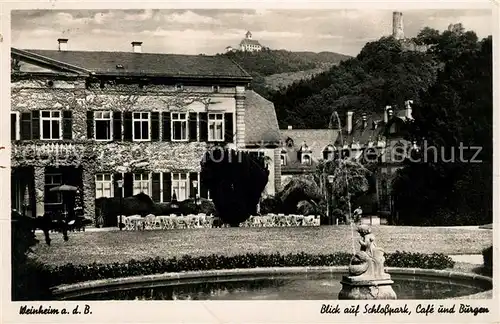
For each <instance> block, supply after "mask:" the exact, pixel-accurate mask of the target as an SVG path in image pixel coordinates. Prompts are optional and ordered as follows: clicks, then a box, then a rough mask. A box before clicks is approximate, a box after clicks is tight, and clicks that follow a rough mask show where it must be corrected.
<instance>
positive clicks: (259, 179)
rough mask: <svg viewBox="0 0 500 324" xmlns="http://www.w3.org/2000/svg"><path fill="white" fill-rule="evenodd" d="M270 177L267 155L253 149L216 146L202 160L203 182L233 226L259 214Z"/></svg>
mask: <svg viewBox="0 0 500 324" xmlns="http://www.w3.org/2000/svg"><path fill="white" fill-rule="evenodd" d="M268 179H269V170H268V169H267V165H266V159H265V157H262V156H255V155H254V154H252V153H250V152H243V151H235V150H231V149H227V148H225V149H223V148H221V147H215V148H213V149H211V150H210V151H208V152H206V154H205V156H204V157H203V160H202V162H201V181H202V182H203V183H204V184H205V185H206V186H207V188H208V189H209V191H210V197H211V198H212V200H213V202H214V205H215V209H216V211H217V215H218V216H219V217H220V218H221V219H222V221H223V222H224V223H226V224H229V225H231V227H238V226H239V224H240V223H242V222H244V221H245V220H247V219H248V218H249V217H250V216H251V215H255V214H257V204H258V203H259V201H260V197H261V194H262V192H263V191H264V189H265V187H266V184H267V182H268Z"/></svg>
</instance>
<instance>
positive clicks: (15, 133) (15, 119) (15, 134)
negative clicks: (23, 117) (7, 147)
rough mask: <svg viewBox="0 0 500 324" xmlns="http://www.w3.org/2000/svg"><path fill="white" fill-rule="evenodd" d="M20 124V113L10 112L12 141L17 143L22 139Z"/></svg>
mask: <svg viewBox="0 0 500 324" xmlns="http://www.w3.org/2000/svg"><path fill="white" fill-rule="evenodd" d="M19 124H20V122H19V112H18V111H11V112H10V139H11V140H12V141H16V140H19V139H20V130H19V127H20V125H19Z"/></svg>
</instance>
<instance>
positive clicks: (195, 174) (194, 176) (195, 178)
mask: <svg viewBox="0 0 500 324" xmlns="http://www.w3.org/2000/svg"><path fill="white" fill-rule="evenodd" d="M193 181H198V172H189V197H190V198H194V197H195V196H196V194H197V193H198V188H196V189H195V188H194V186H193ZM198 185H200V184H199V183H198Z"/></svg>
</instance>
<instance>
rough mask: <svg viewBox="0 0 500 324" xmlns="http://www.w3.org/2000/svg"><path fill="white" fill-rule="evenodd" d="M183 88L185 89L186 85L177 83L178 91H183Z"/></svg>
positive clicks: (176, 88)
mask: <svg viewBox="0 0 500 324" xmlns="http://www.w3.org/2000/svg"><path fill="white" fill-rule="evenodd" d="M183 89H184V86H183V85H182V84H180V83H177V84H176V85H175V90H177V91H182V90H183Z"/></svg>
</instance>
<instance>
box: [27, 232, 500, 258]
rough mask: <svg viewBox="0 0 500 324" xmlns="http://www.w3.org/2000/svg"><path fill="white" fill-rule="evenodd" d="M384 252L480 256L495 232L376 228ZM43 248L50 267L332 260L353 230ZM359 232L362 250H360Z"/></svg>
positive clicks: (118, 238) (173, 236)
mask: <svg viewBox="0 0 500 324" xmlns="http://www.w3.org/2000/svg"><path fill="white" fill-rule="evenodd" d="M373 232H374V234H375V235H376V239H377V244H378V246H380V247H382V248H383V249H384V250H385V251H386V252H395V251H397V250H399V251H407V252H420V253H433V252H437V253H444V254H447V255H451V254H480V253H481V251H482V249H483V248H486V247H488V246H490V245H492V242H493V231H491V230H484V229H459V228H433V227H396V226H380V227H374V228H373ZM37 238H38V239H39V240H40V243H39V244H37V245H36V246H35V247H34V256H35V257H36V258H37V259H39V260H40V261H42V262H43V263H46V264H53V265H60V264H65V263H68V262H71V263H73V264H89V263H92V262H97V263H113V262H125V261H129V260H130V259H136V260H141V259H145V258H149V257H157V256H159V257H163V258H170V257H174V256H176V257H179V256H183V255H186V254H189V255H191V256H199V255H209V254H224V255H235V254H244V253H247V252H253V253H258V252H263V253H273V252H280V253H284V254H286V253H298V252H306V253H313V254H328V253H334V252H352V240H351V229H350V227H349V226H321V227H288V228H287V227H285V228H246V227H241V228H209V229H184V230H166V231H161V230H158V231H140V232H129V231H122V232H120V231H100V232H90V231H87V232H77V233H70V236H69V241H68V242H64V241H63V239H62V235H61V234H59V233H57V234H52V235H51V238H52V245H51V246H47V245H46V244H45V243H43V242H44V241H43V236H42V234H37ZM358 238H359V235H358V234H357V233H356V232H355V233H354V239H355V241H356V249H359V245H358V243H357V240H358Z"/></svg>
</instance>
